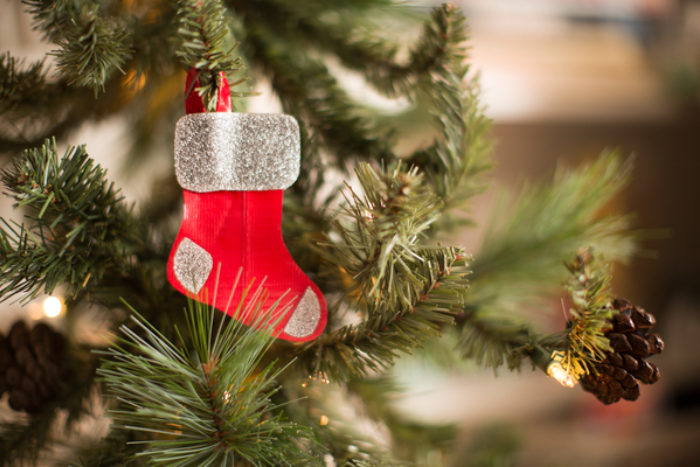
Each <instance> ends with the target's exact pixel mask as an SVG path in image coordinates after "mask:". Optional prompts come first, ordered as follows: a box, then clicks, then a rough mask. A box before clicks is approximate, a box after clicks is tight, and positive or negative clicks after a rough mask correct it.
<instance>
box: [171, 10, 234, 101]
mask: <svg viewBox="0 0 700 467" xmlns="http://www.w3.org/2000/svg"><path fill="white" fill-rule="evenodd" d="M177 3H178V10H177V14H176V16H177V18H178V23H179V26H178V29H177V35H176V36H175V38H174V40H175V41H176V43H177V48H176V52H175V54H176V55H177V57H178V58H179V59H180V61H181V62H182V64H183V65H185V67H187V68H196V69H197V71H198V75H197V76H198V78H199V85H198V86H197V88H196V89H195V91H196V92H197V93H198V94H199V95H200V96H201V97H202V100H203V102H204V106H205V108H206V109H207V111H209V112H213V111H215V110H216V102H217V95H218V90H219V87H220V86H221V82H220V77H219V73H228V74H232V73H236V72H239V71H241V70H242V69H243V62H242V60H241V58H240V57H239V56H238V55H237V54H236V48H237V47H238V44H237V43H236V42H235V41H234V39H233V36H232V35H231V31H230V29H229V26H228V25H229V23H230V21H231V20H230V18H229V14H230V13H229V11H228V10H227V9H226V7H225V6H224V5H223V4H222V3H221V1H219V0H204V1H202V0H179V1H178V2H177ZM246 80H247V78H243V79H241V80H239V81H236V82H232V83H229V85H230V87H231V88H233V87H235V86H236V85H238V84H240V83H242V82H244V81H246ZM232 95H241V94H239V93H236V92H235V91H233V92H232Z"/></svg>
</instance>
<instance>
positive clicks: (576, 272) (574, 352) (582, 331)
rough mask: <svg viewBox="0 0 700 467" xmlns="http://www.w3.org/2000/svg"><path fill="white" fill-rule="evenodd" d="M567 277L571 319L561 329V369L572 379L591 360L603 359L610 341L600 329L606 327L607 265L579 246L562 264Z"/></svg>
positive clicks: (609, 298) (609, 313) (588, 368)
mask: <svg viewBox="0 0 700 467" xmlns="http://www.w3.org/2000/svg"><path fill="white" fill-rule="evenodd" d="M566 268H567V269H568V271H569V274H570V277H569V279H568V280H567V281H566V283H565V285H564V286H565V288H566V290H567V292H568V294H569V298H570V303H571V308H570V310H569V312H570V314H571V320H570V323H569V326H568V329H567V331H566V332H565V342H566V345H565V352H564V355H563V358H562V361H561V365H562V368H563V370H564V371H566V372H567V373H568V374H569V375H571V377H572V378H573V379H574V380H577V379H579V378H580V377H581V376H583V375H585V374H587V373H588V372H589V371H591V368H593V367H594V364H595V362H600V361H602V360H604V359H605V357H606V355H607V353H608V352H610V350H611V348H610V343H609V341H608V338H607V337H605V334H604V331H605V330H606V329H608V328H609V327H610V322H609V319H610V318H611V317H612V314H613V310H612V308H611V307H610V303H611V301H612V294H611V292H610V281H611V279H612V276H611V274H610V265H609V264H606V263H605V262H603V261H601V260H600V258H597V257H596V256H594V255H593V253H592V251H591V250H581V251H579V252H578V254H577V255H576V258H575V259H574V260H573V261H571V262H569V263H567V264H566Z"/></svg>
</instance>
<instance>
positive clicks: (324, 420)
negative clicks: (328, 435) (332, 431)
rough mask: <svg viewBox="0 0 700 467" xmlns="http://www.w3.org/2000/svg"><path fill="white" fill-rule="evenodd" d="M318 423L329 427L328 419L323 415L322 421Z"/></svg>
mask: <svg viewBox="0 0 700 467" xmlns="http://www.w3.org/2000/svg"><path fill="white" fill-rule="evenodd" d="M318 423H320V424H321V426H326V425H328V417H327V416H325V415H321V420H319V421H318Z"/></svg>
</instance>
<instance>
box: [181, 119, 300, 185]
mask: <svg viewBox="0 0 700 467" xmlns="http://www.w3.org/2000/svg"><path fill="white" fill-rule="evenodd" d="M300 148H301V147H300V142H299V125H298V124H297V121H296V120H295V119H294V117H292V116H290V115H284V114H254V113H232V112H210V113H194V114H188V115H185V116H184V117H182V118H181V119H180V120H178V121H177V124H176V127H175V175H176V177H177V181H178V183H179V184H180V186H181V187H182V188H184V189H186V190H190V191H196V192H198V193H204V192H209V191H222V190H234V191H263V190H283V189H285V188H287V187H289V186H291V185H292V184H293V183H294V182H295V181H296V179H297V177H298V176H299V154H300Z"/></svg>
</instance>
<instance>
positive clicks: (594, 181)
mask: <svg viewBox="0 0 700 467" xmlns="http://www.w3.org/2000/svg"><path fill="white" fill-rule="evenodd" d="M630 169H631V164H630V163H629V162H622V161H621V160H620V158H619V157H618V156H617V155H616V154H615V153H609V154H606V155H603V156H602V157H600V158H599V159H598V160H596V161H595V162H593V163H592V164H589V165H586V166H583V167H581V168H580V169H578V170H573V171H572V170H565V169H562V168H560V169H558V170H557V172H556V174H555V176H554V180H553V181H551V182H550V181H547V182H542V183H539V184H537V185H533V186H530V187H525V188H524V189H523V190H522V191H521V193H520V194H519V195H518V198H517V200H513V199H512V198H505V199H504V200H503V203H502V204H501V205H500V206H499V207H497V208H496V209H495V210H494V212H493V214H492V219H491V221H490V224H489V225H488V227H487V230H486V233H485V235H484V244H483V246H482V247H481V250H480V251H479V252H478V254H477V255H476V257H475V259H474V263H473V264H472V268H473V271H474V274H473V278H472V281H473V284H474V286H473V287H472V288H471V289H470V290H471V292H470V294H469V297H468V298H467V300H468V302H469V303H470V306H471V307H475V308H478V307H480V306H489V307H491V308H494V309H497V310H503V309H508V308H509V307H510V306H511V305H512V304H517V303H520V304H522V303H523V300H525V299H527V298H528V297H533V296H536V295H537V294H542V293H543V292H544V291H547V290H551V289H552V288H553V286H554V285H555V284H559V283H561V282H562V280H563V279H564V275H565V271H564V270H562V269H561V267H560V265H561V263H562V262H563V261H565V260H567V259H568V258H570V257H571V255H572V254H573V253H574V252H576V251H577V250H578V248H579V247H580V246H581V245H591V246H592V247H593V249H594V250H595V251H596V252H598V253H600V254H602V255H604V256H605V257H606V258H608V259H609V260H611V261H624V260H625V259H627V258H628V257H629V256H630V255H631V254H632V253H633V251H634V248H635V247H634V244H635V242H634V235H633V234H632V233H631V232H630V230H629V229H628V225H629V218H628V217H626V216H620V215H617V214H608V215H602V214H601V212H602V210H603V208H604V206H605V205H606V203H607V202H608V201H609V200H611V199H612V198H613V197H614V196H616V195H617V194H618V193H619V192H620V191H621V190H622V188H623V187H624V186H625V185H626V184H627V181H628V179H629V174H630Z"/></svg>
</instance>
